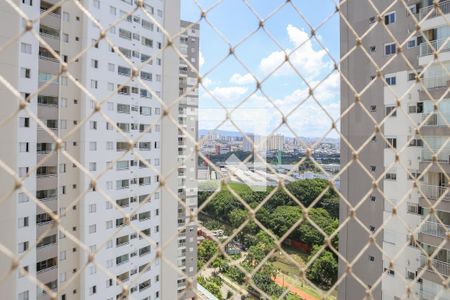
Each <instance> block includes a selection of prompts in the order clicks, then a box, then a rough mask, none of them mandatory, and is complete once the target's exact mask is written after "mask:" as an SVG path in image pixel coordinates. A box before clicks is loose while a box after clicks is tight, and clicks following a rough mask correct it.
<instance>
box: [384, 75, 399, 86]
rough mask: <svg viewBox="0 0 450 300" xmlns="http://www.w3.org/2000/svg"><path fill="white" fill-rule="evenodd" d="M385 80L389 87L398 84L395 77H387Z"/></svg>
mask: <svg viewBox="0 0 450 300" xmlns="http://www.w3.org/2000/svg"><path fill="white" fill-rule="evenodd" d="M384 79H385V80H386V83H387V85H396V84H397V77H396V76H395V75H386V76H385V77H384Z"/></svg>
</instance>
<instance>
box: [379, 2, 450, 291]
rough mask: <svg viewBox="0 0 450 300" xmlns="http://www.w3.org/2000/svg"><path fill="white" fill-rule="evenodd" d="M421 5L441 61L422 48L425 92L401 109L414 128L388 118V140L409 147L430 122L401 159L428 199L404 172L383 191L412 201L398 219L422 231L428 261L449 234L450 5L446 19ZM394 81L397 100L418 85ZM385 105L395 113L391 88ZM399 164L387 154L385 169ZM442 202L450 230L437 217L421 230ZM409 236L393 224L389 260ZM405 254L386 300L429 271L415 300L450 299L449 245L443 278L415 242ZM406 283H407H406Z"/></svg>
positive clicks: (439, 262) (441, 264)
mask: <svg viewBox="0 0 450 300" xmlns="http://www.w3.org/2000/svg"><path fill="white" fill-rule="evenodd" d="M418 5H419V9H417V10H416V12H417V17H418V19H419V20H421V21H423V20H424V21H423V23H422V25H421V30H422V31H423V36H424V38H425V39H426V40H429V41H430V43H431V45H432V46H433V47H434V48H435V49H441V53H440V54H439V61H435V60H434V58H433V48H431V47H430V45H429V44H428V43H427V42H425V41H423V42H422V43H421V44H420V45H417V47H418V48H419V55H418V65H419V67H418V69H419V71H420V70H424V71H423V86H422V85H421V84H417V85H416V87H415V88H414V89H413V90H412V91H411V93H409V94H408V102H405V101H404V102H403V103H402V108H403V109H404V111H406V112H408V115H409V116H410V117H411V118H412V119H413V120H414V121H415V124H411V122H409V121H408V120H407V119H406V116H405V114H402V113H397V114H396V116H394V117H391V118H389V120H388V122H387V123H386V127H385V133H386V134H388V135H387V136H389V138H392V141H393V142H396V143H397V146H400V145H404V144H405V143H406V142H407V141H409V140H410V139H411V137H412V136H414V135H415V129H414V126H415V125H418V124H421V123H422V122H424V121H425V124H424V126H423V127H422V129H421V131H420V133H421V136H422V137H418V138H417V139H414V140H412V142H410V144H409V147H408V148H407V150H406V151H405V152H404V154H403V155H402V156H401V160H402V163H403V164H404V165H405V166H407V167H408V169H409V172H410V173H411V174H413V176H420V175H421V174H422V175H423V177H422V179H421V180H420V189H421V190H422V192H423V194H424V195H425V196H426V198H425V197H423V196H422V193H420V192H419V191H418V189H414V185H413V181H411V178H410V176H408V175H407V174H406V172H405V171H404V170H402V169H400V168H397V169H396V170H393V171H392V172H391V171H389V172H390V174H392V175H389V176H387V177H388V178H386V180H385V181H384V189H385V193H386V196H387V197H388V198H389V199H392V200H393V202H394V203H395V202H399V201H400V200H402V199H403V197H406V196H405V195H407V197H406V199H407V201H405V204H404V205H402V206H401V207H400V209H399V216H400V217H401V218H402V219H403V220H405V221H406V223H407V224H409V225H410V226H411V228H416V227H420V230H419V233H418V236H417V240H418V245H419V246H420V247H422V248H423V249H424V250H425V251H426V252H427V254H428V255H432V254H433V253H434V251H435V250H436V248H437V247H439V246H440V245H441V244H442V241H443V240H444V239H445V238H446V231H447V230H449V228H450V227H449V226H450V207H449V205H448V201H449V197H450V196H449V194H448V176H449V174H450V169H448V165H449V163H450V145H449V144H448V140H449V136H450V130H449V126H448V125H447V124H448V122H449V121H450V117H449V113H450V109H449V108H450V100H449V99H448V98H449V95H448V88H449V76H448V71H449V70H450V54H449V52H448V50H449V49H450V45H449V44H448V41H447V38H448V37H449V36H450V31H449V27H448V23H447V21H446V19H445V18H446V17H449V16H450V1H441V3H440V7H441V9H442V11H443V13H444V14H445V16H440V15H439V14H438V13H437V11H436V10H435V9H434V8H433V6H432V5H433V3H432V2H431V1H422V2H421V3H418ZM412 43H413V42H412ZM412 43H411V44H412ZM416 44H417V43H416ZM441 47H442V48H441ZM430 63H431V65H430ZM389 76H390V77H391V79H390V81H391V82H392V79H394V81H395V80H396V84H395V85H394V86H393V87H394V89H395V90H396V91H397V92H398V94H400V93H404V92H405V91H407V90H408V88H409V87H410V86H411V82H414V81H413V80H414V76H413V75H409V74H408V73H407V72H405V71H403V72H397V73H394V74H391V75H389ZM441 98H442V99H443V100H442V101H441V102H440V103H439V105H438V106H437V110H435V109H434V101H439V100H440V99H441ZM433 100H434V101H433ZM384 101H385V105H386V112H388V111H389V110H390V107H393V106H395V99H394V98H393V96H392V93H390V92H389V91H387V88H385V96H384ZM422 138H423V140H422ZM429 147H430V148H431V149H429ZM438 151H440V152H439V154H438V155H437V156H436V162H439V165H438V164H436V163H433V164H432V165H431V167H429V164H430V163H432V161H433V153H436V152H438ZM394 159H395V158H394V156H393V154H392V151H390V150H386V152H385V167H387V166H388V165H389V164H390V163H391V162H392V161H393V160H394ZM442 168H443V169H442ZM443 172H445V173H443ZM409 190H413V192H411V193H408V191H409ZM428 200H429V201H428ZM437 200H440V203H439V204H438V206H437V207H436V213H437V215H438V217H439V219H440V220H441V221H442V222H443V223H444V224H445V225H446V226H447V227H443V226H442V225H441V224H440V223H438V220H436V218H434V217H431V218H427V220H426V221H425V223H424V224H423V225H422V226H419V224H420V222H421V221H422V220H424V218H426V217H427V215H428V213H429V212H430V207H431V205H435V204H436V201H437ZM385 207H386V208H387V209H386V211H389V206H387V205H386V206H385ZM389 214H390V213H389V212H386V213H385V219H387V218H388V217H389ZM407 236H408V232H407V229H406V228H405V226H402V225H401V224H400V223H399V222H398V218H397V221H396V222H390V223H389V226H388V227H387V229H386V230H385V233H384V243H383V248H384V250H385V251H386V252H387V253H389V255H395V253H397V252H398V251H399V250H400V248H401V247H402V244H404V241H405V237H407ZM396 241H397V242H396ZM400 241H401V242H400ZM403 254H404V255H401V257H400V259H399V260H398V261H397V263H396V267H395V273H394V272H392V271H389V272H388V274H389V276H387V277H386V278H385V280H384V281H383V294H384V295H386V297H384V298H386V299H397V298H399V297H401V296H402V295H403V294H404V293H405V290H406V283H407V282H408V280H412V279H415V278H416V276H418V273H419V272H421V271H422V269H423V268H426V271H425V272H424V273H423V275H422V277H421V278H419V280H418V282H419V283H418V284H417V285H416V288H415V290H414V291H413V292H414V294H415V296H416V297H418V298H420V299H449V298H450V293H449V292H448V291H446V290H445V289H443V287H442V284H441V281H442V280H441V279H440V276H443V277H444V278H447V277H448V276H449V275H450V247H449V246H448V245H447V244H445V245H444V247H443V248H442V249H441V250H439V252H438V253H437V255H436V256H435V257H434V259H433V260H432V265H433V266H434V267H435V268H436V270H437V271H438V272H439V273H440V274H439V275H438V274H436V273H435V272H434V271H432V270H431V269H427V267H426V264H427V260H426V256H425V255H424V254H423V252H422V250H420V249H419V247H417V246H415V244H414V243H413V242H411V245H410V247H408V248H406V249H405V251H404V252H403ZM387 267H388V262H385V268H387ZM402 277H403V278H402ZM405 278H406V281H405V280H403V279H405Z"/></svg>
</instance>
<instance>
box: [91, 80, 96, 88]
mask: <svg viewBox="0 0 450 300" xmlns="http://www.w3.org/2000/svg"><path fill="white" fill-rule="evenodd" d="M91 88H93V89H98V81H97V80H91Z"/></svg>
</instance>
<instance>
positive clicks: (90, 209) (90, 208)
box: [89, 203, 97, 214]
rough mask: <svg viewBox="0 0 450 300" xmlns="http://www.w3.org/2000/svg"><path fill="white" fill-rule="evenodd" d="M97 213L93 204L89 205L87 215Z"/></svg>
mask: <svg viewBox="0 0 450 300" xmlns="http://www.w3.org/2000/svg"><path fill="white" fill-rule="evenodd" d="M96 211H97V205H96V204H95V203H92V204H89V213H91V214H92V213H95V212H96Z"/></svg>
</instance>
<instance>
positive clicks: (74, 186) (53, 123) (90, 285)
mask: <svg viewBox="0 0 450 300" xmlns="http://www.w3.org/2000/svg"><path fill="white" fill-rule="evenodd" d="M14 3H15V4H16V5H17V7H18V8H19V9H20V10H22V11H23V12H24V13H25V14H26V15H27V16H28V17H29V18H30V19H32V20H37V21H35V22H34V23H32V24H31V26H32V28H33V30H34V31H35V32H36V33H37V34H38V35H39V38H40V39H41V40H38V39H37V38H36V37H35V36H33V34H32V33H31V32H27V33H26V34H24V35H22V36H20V38H19V39H18V40H17V41H16V42H15V43H12V45H11V46H10V47H9V48H8V49H7V50H5V51H2V52H1V53H0V64H1V65H2V71H1V73H2V74H1V75H2V76H3V77H4V78H5V79H6V80H7V81H8V82H9V83H10V84H11V86H12V87H13V88H14V89H16V90H17V91H18V92H19V93H20V96H19V95H15V94H13V93H11V92H10V90H9V89H8V88H6V87H5V86H4V85H2V86H1V87H0V94H1V95H2V97H3V99H12V100H11V101H6V102H7V103H5V106H4V107H3V109H2V111H1V113H0V114H1V116H0V117H1V119H2V120H5V119H7V118H8V117H9V116H11V115H12V114H14V113H16V112H17V111H19V112H18V114H17V115H15V116H14V117H13V121H12V122H9V123H7V125H6V126H2V127H1V128H0V135H1V136H2V138H3V140H4V142H5V144H4V145H3V146H2V147H0V148H2V149H1V150H0V159H1V161H2V162H5V163H6V164H7V165H8V167H9V168H10V169H11V170H14V171H16V172H17V174H18V177H19V178H21V179H23V184H21V185H19V184H17V183H15V182H16V181H17V180H15V179H14V177H12V176H10V175H9V174H7V173H6V172H5V171H4V169H2V171H0V172H1V173H2V174H1V178H2V180H1V182H0V190H1V191H2V193H3V192H4V191H10V190H11V188H12V187H14V186H16V187H17V188H16V189H15V190H12V192H11V194H9V196H8V198H7V199H6V201H5V202H4V203H2V205H1V209H0V211H1V212H0V224H2V226H3V227H2V230H6V231H5V234H2V235H1V237H0V243H1V244H2V245H4V246H6V247H7V248H8V249H9V251H10V256H9V257H8V256H6V255H2V256H1V257H0V266H1V268H0V269H1V270H2V271H1V273H2V275H4V274H5V272H11V271H10V270H11V264H12V260H11V258H12V257H20V261H19V262H18V268H17V269H12V270H13V272H11V274H10V275H9V276H8V277H7V279H6V280H5V281H2V282H1V284H0V295H1V298H2V299H19V300H28V299H50V295H49V293H46V292H45V291H44V290H43V289H41V288H36V284H35V283H34V282H32V281H30V280H29V279H28V278H27V276H25V275H24V274H22V273H29V275H30V276H32V277H36V278H37V279H38V280H39V281H40V282H42V283H43V284H45V285H46V286H47V287H48V289H49V290H52V291H55V292H56V291H58V295H57V299H61V300H68V299H108V300H109V299H111V300H112V299H122V298H124V299H125V298H126V297H127V296H128V295H132V296H133V297H134V298H137V299H145V300H150V299H175V298H176V297H177V292H178V293H182V292H183V291H184V289H185V287H186V285H183V284H180V281H179V280H178V276H179V274H178V272H177V270H175V269H174V268H173V267H172V265H170V264H169V263H167V261H172V262H173V263H174V264H175V265H176V264H177V263H178V267H183V268H184V266H186V267H187V270H186V275H185V278H183V280H185V279H186V278H187V277H188V276H191V275H193V274H195V272H196V269H195V265H196V240H195V237H194V233H195V235H196V229H195V228H194V229H192V230H190V227H188V229H187V230H186V231H185V232H184V230H182V231H180V232H178V230H179V228H180V218H179V216H180V212H179V207H178V205H177V201H176V199H171V193H170V192H168V190H169V189H171V190H173V191H177V190H178V193H179V194H183V195H185V198H184V199H185V200H186V202H188V203H189V204H188V205H189V207H192V209H194V208H195V207H196V204H197V202H196V192H197V191H196V186H195V183H194V182H193V181H195V178H196V177H195V175H193V176H192V177H189V178H193V179H194V180H187V181H188V183H186V184H182V185H179V184H178V183H179V181H177V179H176V178H175V179H174V180H171V179H170V178H165V177H164V174H169V170H170V169H172V167H174V166H175V165H171V164H172V161H174V159H173V157H174V156H175V157H176V156H177V155H178V153H179V152H178V151H177V149H176V147H174V145H176V144H177V141H178V143H180V137H178V135H177V131H176V130H177V129H176V126H175V125H173V126H172V125H170V124H169V122H168V121H165V120H164V118H162V117H161V116H162V115H163V114H162V104H161V103H165V102H166V101H169V100H168V99H170V101H172V100H174V99H176V98H177V97H178V95H179V94H178V88H174V87H178V86H179V84H180V82H179V76H181V75H179V71H180V69H179V57H178V56H177V54H176V53H175V51H173V50H172V51H170V50H169V51H166V50H165V49H164V45H165V42H166V41H165V40H166V39H165V37H164V34H163V33H162V30H161V29H160V27H159V26H164V28H165V29H167V31H168V32H170V33H172V34H175V33H177V32H179V30H180V16H179V2H178V1H175V0H173V1H159V0H145V1H143V2H142V3H141V2H140V1H133V0H108V1H105V0H83V1H79V2H77V3H75V2H73V1H67V2H64V3H63V4H62V5H60V6H54V4H57V3H59V2H58V1H56V0H45V1H44V0H34V1H32V0H15V1H14ZM141 4H142V5H143V6H144V7H145V9H146V13H144V12H143V10H142V8H140V7H139V6H140V5H141ZM80 6H83V7H84V8H85V9H86V11H88V12H89V13H90V16H88V15H87V14H86V13H85V12H84V11H83V10H81V9H80ZM136 6H138V7H139V8H138V9H136ZM135 9H136V10H135ZM134 10H135V11H134ZM0 14H1V15H2V17H3V19H4V20H5V21H7V22H8V26H2V29H0V30H1V41H0V42H1V43H2V44H5V43H7V42H8V41H9V40H10V39H11V38H13V37H15V36H17V35H18V34H19V32H21V31H23V30H24V29H26V28H27V26H28V25H27V22H26V21H25V20H23V19H21V18H20V17H19V15H18V14H17V13H16V11H15V10H14V9H13V8H12V7H11V5H10V4H8V3H6V2H5V1H3V2H2V3H1V4H0ZM147 14H150V15H151V16H152V18H153V19H152V18H149V17H148V15H147ZM39 16H41V17H39ZM119 19H121V21H120V22H118V20H119ZM99 26H101V27H102V28H104V32H102V30H101V29H99ZM103 35H106V38H103ZM193 36H196V37H197V41H198V36H199V33H198V28H197V31H196V32H195V33H193ZM181 44H182V43H181V42H180V43H178V42H177V43H176V44H175V45H176V46H180V45H181ZM190 46H191V47H192V48H195V47H197V48H196V53H197V55H198V42H197V44H195V43H194V44H193V45H190ZM196 59H197V61H198V56H197V57H196ZM197 66H198V63H197ZM17 98H20V100H18V101H21V102H20V103H22V104H21V106H20V107H21V108H23V107H25V106H26V108H27V110H29V111H30V112H31V113H32V116H31V115H30V114H29V113H27V112H26V111H25V110H23V109H19V105H18V104H17V103H18V101H13V100H15V99H17ZM192 98H195V95H194V96H192ZM161 101H162V102H161ZM195 103H197V102H195ZM183 105H184V106H183ZM183 105H181V104H180V107H179V108H178V107H176V108H175V109H174V111H173V114H174V115H175V116H176V117H177V118H178V113H179V112H180V118H181V119H183V118H185V117H184V113H182V111H184V109H186V110H188V114H189V118H188V120H189V121H188V126H191V127H194V133H196V130H197V128H196V126H194V125H196V113H197V110H196V106H195V105H196V104H195V105H193V107H194V108H195V109H194V110H193V109H191V106H189V105H188V104H183ZM187 108H189V109H187ZM34 116H35V117H34ZM166 119H167V118H166ZM161 120H163V121H161ZM40 124H43V125H45V126H44V127H43V126H41V125H40ZM171 126H172V127H171ZM191 127H189V128H191ZM162 136H164V137H162ZM194 136H196V135H194ZM193 143H195V141H194V142H193ZM163 148H164V149H175V150H174V152H173V155H174V156H173V155H171V153H170V151H171V150H168V151H162V149H163ZM128 150H130V151H128ZM162 153H167V155H168V156H170V158H167V157H166V156H165V155H163V154H162ZM180 155H181V154H180ZM180 159H182V157H181V156H180ZM175 162H177V159H175ZM190 162H191V161H190ZM182 166H183V167H185V168H187V169H188V170H189V171H190V172H191V173H194V174H195V166H196V162H195V158H194V162H193V163H189V164H188V163H186V164H183V165H182ZM193 168H194V170H192V169H193ZM180 170H181V173H180V172H179V173H178V175H179V177H180V178H179V179H180V180H181V179H182V178H183V176H186V175H187V174H183V172H182V169H181V168H180ZM186 172H187V171H186ZM189 174H190V173H189ZM160 176H163V178H164V186H162V185H161V184H160ZM188 176H190V175H188ZM3 178H4V179H5V180H3ZM17 182H20V181H17ZM52 215H57V216H58V218H57V219H55V218H54V217H52ZM177 216H178V217H177ZM182 224H184V222H182ZM192 232H194V233H192ZM6 233H7V234H6ZM174 235H179V236H180V237H179V239H175V242H174V243H170V242H167V241H170V240H171V239H172V238H173V236H174ZM184 240H186V242H183V241H184ZM161 247H162V248H161ZM184 247H186V248H187V249H188V251H186V250H184V249H186V248H184ZM157 253H162V255H164V257H165V258H167V259H166V260H163V259H161V258H160V256H159V255H157ZM21 256H23V257H21ZM92 260H94V261H95V262H96V263H97V264H98V265H99V266H101V267H99V266H96V265H94V264H92V263H90V262H91V261H92ZM13 265H15V264H13ZM19 269H20V270H22V271H20V270H19ZM177 284H178V289H176V288H175V289H174V287H175V286H177Z"/></svg>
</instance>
